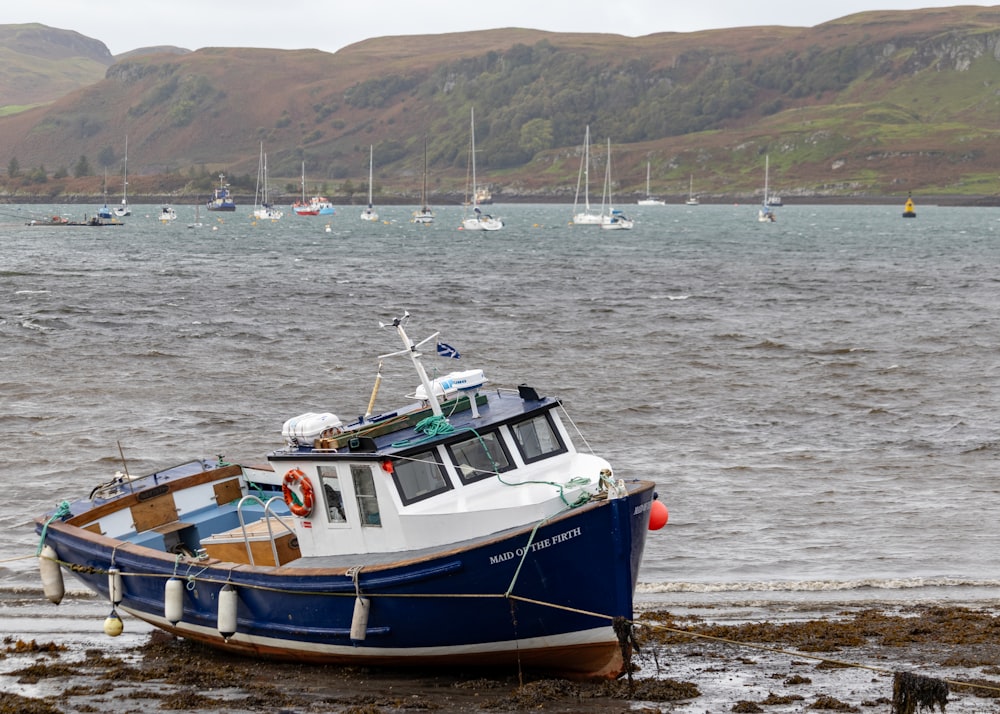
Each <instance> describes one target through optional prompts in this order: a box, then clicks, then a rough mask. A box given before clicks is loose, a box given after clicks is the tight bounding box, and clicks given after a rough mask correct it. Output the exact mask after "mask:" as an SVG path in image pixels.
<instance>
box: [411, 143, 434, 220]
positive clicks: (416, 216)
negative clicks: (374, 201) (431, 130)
mask: <svg viewBox="0 0 1000 714" xmlns="http://www.w3.org/2000/svg"><path fill="white" fill-rule="evenodd" d="M410 222H411V223H433V222H434V211H432V210H431V209H430V206H428V205H427V139H424V183H423V186H422V188H421V190H420V210H419V211H414V212H413V218H412V219H410Z"/></svg>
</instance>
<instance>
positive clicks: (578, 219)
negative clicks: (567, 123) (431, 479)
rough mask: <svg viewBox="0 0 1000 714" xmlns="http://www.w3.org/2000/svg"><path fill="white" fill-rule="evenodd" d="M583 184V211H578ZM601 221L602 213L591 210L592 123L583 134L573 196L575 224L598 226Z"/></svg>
mask: <svg viewBox="0 0 1000 714" xmlns="http://www.w3.org/2000/svg"><path fill="white" fill-rule="evenodd" d="M581 184H582V185H583V206H584V208H583V211H581V212H579V213H578V212H577V208H576V206H577V203H578V202H579V199H580V186H581ZM600 222H601V214H600V213H593V212H591V210H590V124H588V125H587V130H586V131H585V132H584V135H583V156H581V157H580V173H579V174H577V177H576V196H575V197H574V198H573V225H578V226H596V225H598V224H599V223H600Z"/></svg>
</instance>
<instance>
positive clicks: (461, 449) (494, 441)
mask: <svg viewBox="0 0 1000 714" xmlns="http://www.w3.org/2000/svg"><path fill="white" fill-rule="evenodd" d="M448 453H449V454H451V460H452V462H453V463H454V464H455V470H456V471H457V472H458V476H459V478H461V479H462V483H473V482H474V481H479V480H481V479H484V478H488V477H489V476H492V475H494V474H497V473H500V472H502V471H507V470H509V469H511V468H513V465H512V464H511V462H510V456H509V455H508V453H507V448H506V447H505V446H504V444H503V441H501V439H500V435H499V434H498V433H497V432H495V431H491V432H487V433H485V434H479V435H478V436H474V437H472V438H471V439H466V440H465V441H459V442H458V443H455V444H451V445H450V446H448Z"/></svg>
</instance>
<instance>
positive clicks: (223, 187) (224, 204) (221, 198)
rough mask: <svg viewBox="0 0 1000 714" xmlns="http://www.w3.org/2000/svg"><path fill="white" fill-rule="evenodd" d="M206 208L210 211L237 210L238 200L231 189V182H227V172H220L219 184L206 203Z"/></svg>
mask: <svg viewBox="0 0 1000 714" xmlns="http://www.w3.org/2000/svg"><path fill="white" fill-rule="evenodd" d="M206 208H208V210H210V211H235V210H236V201H235V200H234V199H233V195H232V193H231V192H230V190H229V184H228V183H226V175H225V174H219V186H218V188H216V189H215V191H214V192H213V193H212V198H211V199H209V201H208V203H207V204H206Z"/></svg>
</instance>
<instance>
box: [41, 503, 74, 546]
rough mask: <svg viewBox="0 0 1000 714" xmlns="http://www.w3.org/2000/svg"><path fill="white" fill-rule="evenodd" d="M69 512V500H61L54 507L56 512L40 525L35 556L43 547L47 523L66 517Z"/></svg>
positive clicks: (47, 528) (47, 529)
mask: <svg viewBox="0 0 1000 714" xmlns="http://www.w3.org/2000/svg"><path fill="white" fill-rule="evenodd" d="M70 513H71V511H70V510H69V501H63V502H62V503H60V504H59V507H58V508H57V509H56V512H55V513H53V514H52V517H51V518H49V520H47V521H45V525H44V526H42V537H41V538H39V540H38V552H36V553H35V555H36V556H37V555H41V554H42V548H43V547H45V536H46V535H47V534H48V532H49V524H50V523H52V522H53V521H54V520H56V519H60V520H61V519H63V518H66V517H67V516H69V515H70Z"/></svg>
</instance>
